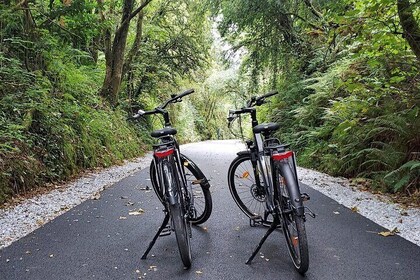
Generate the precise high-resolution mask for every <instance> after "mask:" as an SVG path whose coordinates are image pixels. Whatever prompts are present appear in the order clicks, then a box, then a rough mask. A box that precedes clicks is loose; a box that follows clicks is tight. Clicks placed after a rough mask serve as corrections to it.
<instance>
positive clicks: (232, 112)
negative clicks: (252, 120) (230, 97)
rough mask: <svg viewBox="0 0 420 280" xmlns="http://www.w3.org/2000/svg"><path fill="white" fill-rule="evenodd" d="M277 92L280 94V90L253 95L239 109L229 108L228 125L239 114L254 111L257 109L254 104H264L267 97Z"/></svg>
mask: <svg viewBox="0 0 420 280" xmlns="http://www.w3.org/2000/svg"><path fill="white" fill-rule="evenodd" d="M276 94H278V91H271V92H269V93H267V94H264V95H261V96H258V97H256V96H253V97H251V99H250V100H248V101H247V102H246V107H244V108H241V109H239V110H229V116H228V117H227V119H228V125H229V126H230V124H231V123H232V122H233V121H234V120H235V119H236V118H237V117H238V116H237V115H240V114H244V113H252V112H253V111H255V108H254V106H261V105H262V104H264V102H265V99H266V98H268V97H271V96H273V95H276Z"/></svg>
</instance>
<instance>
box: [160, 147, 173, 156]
mask: <svg viewBox="0 0 420 280" xmlns="http://www.w3.org/2000/svg"><path fill="white" fill-rule="evenodd" d="M173 153H174V148H170V149H167V150H163V151H155V156H156V157H158V158H164V157H167V156H169V155H172V154H173Z"/></svg>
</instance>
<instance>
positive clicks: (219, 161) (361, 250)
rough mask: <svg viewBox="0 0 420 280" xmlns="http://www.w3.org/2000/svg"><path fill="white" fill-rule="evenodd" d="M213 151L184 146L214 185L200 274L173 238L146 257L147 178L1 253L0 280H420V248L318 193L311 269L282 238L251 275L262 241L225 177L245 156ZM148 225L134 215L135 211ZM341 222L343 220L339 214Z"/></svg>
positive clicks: (199, 254)
mask: <svg viewBox="0 0 420 280" xmlns="http://www.w3.org/2000/svg"><path fill="white" fill-rule="evenodd" d="M234 143H235V142H231V141H226V142H221V141H214V142H206V143H205V145H204V146H203V144H189V145H185V146H183V147H182V148H184V150H183V151H184V152H185V154H187V155H188V156H189V157H190V158H192V159H193V160H194V161H196V163H197V164H198V165H199V166H200V168H201V169H202V170H203V171H204V172H205V174H206V175H207V177H209V178H210V179H211V189H212V195H213V213H212V216H211V217H210V219H209V220H208V221H207V222H206V223H205V224H203V225H202V226H201V227H195V228H194V229H193V239H192V253H193V265H192V267H191V269H190V270H183V269H182V265H181V260H180V258H179V253H178V251H177V249H176V243H175V236H174V235H171V236H167V237H162V238H159V239H158V240H157V243H156V244H155V247H154V248H153V249H152V251H151V253H150V257H149V258H148V259H147V260H141V259H140V257H141V255H142V253H143V252H144V250H145V249H146V247H147V244H148V243H149V241H150V240H151V238H152V237H153V235H154V232H155V230H156V229H157V227H158V226H159V225H160V223H161V220H162V218H163V213H162V211H161V207H160V205H159V202H158V201H157V198H155V195H154V193H153V191H148V190H146V189H147V188H146V187H147V186H149V187H150V186H151V185H150V180H149V174H148V169H144V170H141V171H139V172H137V173H135V174H134V175H133V176H130V177H127V178H125V179H123V180H121V181H120V182H118V183H117V184H115V185H113V186H112V187H110V188H109V189H107V190H105V191H104V192H103V193H102V195H101V198H100V199H98V200H88V201H86V202H84V203H82V204H81V205H79V206H77V207H75V208H73V209H72V210H70V211H69V212H67V213H66V214H64V215H62V216H60V217H58V218H56V219H55V220H53V221H51V222H49V223H47V224H46V225H44V226H43V227H42V228H40V229H38V230H36V231H35V232H33V233H32V234H30V235H28V236H26V237H24V238H22V239H20V240H19V241H17V242H15V243H13V244H12V245H11V246H9V247H7V248H5V249H3V250H1V251H0V280H6V279H7V280H12V279H42V280H47V279H54V280H58V279H165V278H170V279H171V280H172V279H323V280H325V279H349V280H355V279H413V280H417V279H420V266H419V263H420V247H418V246H416V245H414V244H413V243H410V242H408V241H406V240H404V239H403V238H401V237H399V236H393V237H387V238H384V237H382V236H379V235H378V234H377V232H379V231H383V230H384V229H383V228H382V227H380V226H378V225H376V224H375V223H373V222H372V221H370V220H368V219H366V218H364V217H362V216H360V215H359V214H357V213H354V212H352V211H351V210H349V209H347V208H345V207H343V206H341V205H339V204H338V203H337V202H335V201H333V200H331V199H330V198H328V197H326V196H324V195H322V194H320V193H319V192H317V191H315V190H312V189H310V188H307V187H304V191H306V192H307V193H309V194H310V196H311V201H309V202H308V204H307V205H308V206H310V207H311V208H312V209H313V210H314V211H315V212H316V213H317V214H318V217H317V218H316V219H315V220H313V219H311V218H309V219H308V222H307V224H306V226H307V233H308V242H309V245H310V248H309V251H310V267H309V271H308V273H307V275H306V277H305V278H302V277H301V276H300V275H299V274H297V273H296V272H295V271H294V268H293V266H292V263H291V261H290V259H289V256H288V253H287V250H286V245H285V241H284V237H283V235H282V233H281V232H278V233H274V234H272V235H271V236H270V237H269V239H268V240H267V241H266V243H265V244H264V246H263V248H262V250H261V254H259V256H258V257H256V258H255V259H254V261H253V262H252V264H251V265H245V264H244V263H245V261H246V259H247V258H248V257H249V255H250V254H251V252H252V250H253V249H254V247H255V246H256V244H257V243H258V241H259V239H260V238H261V236H262V235H263V234H264V232H265V229H264V228H250V227H249V223H248V220H247V219H246V218H245V216H244V215H243V214H242V213H241V212H240V210H239V209H238V208H237V207H236V205H235V203H234V201H233V200H232V198H231V197H230V194H229V190H228V188H227V182H226V173H227V169H228V166H229V163H230V161H231V160H232V159H233V158H234V157H235V152H236V151H237V150H238V149H240V146H238V145H236V144H234ZM139 208H141V209H143V210H144V213H143V214H141V215H129V212H130V211H132V210H138V209H139ZM334 212H339V213H340V215H336V214H334Z"/></svg>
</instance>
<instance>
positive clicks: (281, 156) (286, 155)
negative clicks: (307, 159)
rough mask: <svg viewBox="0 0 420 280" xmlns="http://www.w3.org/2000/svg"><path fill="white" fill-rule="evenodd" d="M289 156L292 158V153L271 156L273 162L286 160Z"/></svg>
mask: <svg viewBox="0 0 420 280" xmlns="http://www.w3.org/2000/svg"><path fill="white" fill-rule="evenodd" d="M291 156H293V152H292V151H287V152H284V153H277V154H273V160H283V159H288V158H289V157H291Z"/></svg>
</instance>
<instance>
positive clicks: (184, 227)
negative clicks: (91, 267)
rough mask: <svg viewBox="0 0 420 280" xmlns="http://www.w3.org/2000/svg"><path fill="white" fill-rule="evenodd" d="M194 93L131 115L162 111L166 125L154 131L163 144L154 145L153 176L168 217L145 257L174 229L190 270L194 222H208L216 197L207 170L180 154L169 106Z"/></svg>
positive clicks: (151, 176) (184, 259) (136, 116)
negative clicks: (213, 194)
mask: <svg viewBox="0 0 420 280" xmlns="http://www.w3.org/2000/svg"><path fill="white" fill-rule="evenodd" d="M193 92H194V90H193V89H190V90H187V91H185V92H183V93H181V94H179V95H172V96H171V98H170V99H169V100H167V101H166V102H165V103H164V104H162V105H160V106H158V107H156V108H155V109H154V110H151V111H143V110H139V111H138V113H137V114H136V115H134V116H133V117H132V118H131V119H138V118H140V117H142V116H146V115H153V114H161V115H162V116H163V119H164V128H163V129H159V130H155V131H153V132H152V133H151V136H152V137H154V138H157V139H158V141H159V143H158V144H156V145H153V160H152V162H151V164H150V178H151V182H152V186H153V189H154V191H155V193H156V195H157V197H158V198H159V200H160V202H161V203H162V204H163V206H164V212H165V218H164V220H163V223H162V225H161V226H160V228H159V229H158V231H157V233H156V235H155V236H154V237H153V240H152V241H151V242H150V244H149V246H148V248H147V250H146V252H145V253H144V254H143V256H142V259H146V258H147V254H148V253H149V252H150V250H151V249H152V247H153V245H154V244H155V242H156V240H157V238H158V237H159V236H165V235H169V234H171V232H172V231H173V232H175V236H176V240H177V243H178V248H179V252H180V255H181V259H182V262H183V264H184V268H186V269H187V268H189V267H190V266H191V246H190V238H191V224H194V225H197V224H201V223H204V222H205V221H207V219H208V218H209V217H210V214H211V211H212V199H211V194H210V184H209V182H208V180H207V178H206V177H205V176H204V174H203V172H201V170H200V169H199V168H198V166H197V165H196V164H195V163H194V162H193V161H192V160H191V159H189V158H188V157H186V156H185V155H183V154H181V153H180V151H179V144H178V143H177V141H176V139H175V134H176V133H177V131H176V129H175V128H173V127H172V126H171V123H170V119H169V113H168V111H167V110H165V108H166V107H167V106H168V105H169V104H171V103H176V102H181V101H182V98H183V97H184V96H186V95H189V94H191V93H193Z"/></svg>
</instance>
